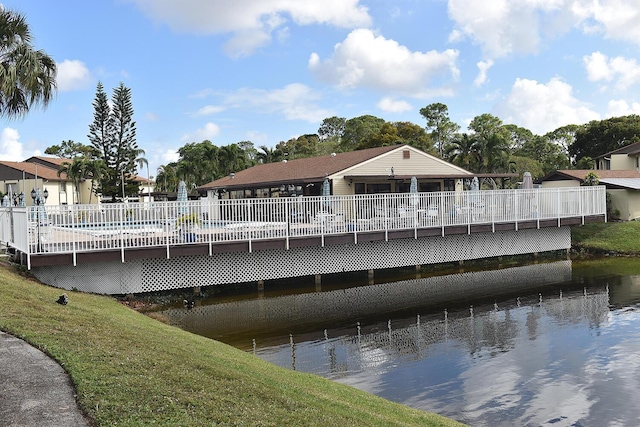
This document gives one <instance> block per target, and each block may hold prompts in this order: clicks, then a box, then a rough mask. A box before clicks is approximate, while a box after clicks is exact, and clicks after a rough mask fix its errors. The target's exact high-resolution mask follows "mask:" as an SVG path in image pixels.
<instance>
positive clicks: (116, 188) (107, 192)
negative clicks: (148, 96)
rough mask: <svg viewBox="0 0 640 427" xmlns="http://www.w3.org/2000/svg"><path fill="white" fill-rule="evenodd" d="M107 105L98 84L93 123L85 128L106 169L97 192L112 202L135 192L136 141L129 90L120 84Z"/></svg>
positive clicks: (137, 149)
mask: <svg viewBox="0 0 640 427" xmlns="http://www.w3.org/2000/svg"><path fill="white" fill-rule="evenodd" d="M111 103H112V107H111V106H109V103H108V101H107V94H106V93H105V91H104V88H103V86H102V83H98V86H97V89H96V98H95V100H94V102H93V104H92V105H93V108H94V114H93V123H92V124H91V125H89V135H88V137H89V141H90V142H91V145H92V146H93V147H94V148H95V149H96V150H98V152H99V156H98V157H99V158H100V159H101V160H102V161H103V163H104V165H105V166H106V169H105V171H104V174H103V175H102V177H101V179H100V183H99V186H98V190H97V191H98V192H100V193H102V195H103V196H104V197H111V200H112V201H114V202H115V201H116V198H117V197H119V196H121V195H122V192H123V191H124V193H125V195H127V196H128V195H131V194H135V193H137V192H138V186H137V184H136V183H135V182H134V181H133V178H134V177H135V175H136V172H137V169H136V158H138V157H139V154H140V149H139V148H138V143H137V142H136V122H135V121H133V105H132V103H131V89H129V88H127V87H126V86H124V84H123V83H120V85H119V86H118V87H117V88H116V89H114V91H113V95H112V97H111ZM123 181H124V182H123ZM123 186H124V190H123Z"/></svg>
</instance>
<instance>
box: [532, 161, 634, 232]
mask: <svg viewBox="0 0 640 427" xmlns="http://www.w3.org/2000/svg"><path fill="white" fill-rule="evenodd" d="M621 163H622V162H620V163H614V164H616V165H620V164H621ZM590 172H593V173H595V174H596V175H597V176H598V179H599V180H600V185H604V186H606V188H607V193H609V194H610V197H611V209H612V210H613V211H618V212H619V218H620V219H622V220H625V221H631V220H635V219H638V218H640V171H636V170H585V169H578V170H558V171H555V172H553V173H550V174H549V175H547V176H545V177H544V178H542V179H541V180H540V184H541V185H542V188H555V187H578V186H580V185H582V184H583V183H584V180H585V178H586V176H587V174H588V173H590Z"/></svg>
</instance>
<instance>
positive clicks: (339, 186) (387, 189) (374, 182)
mask: <svg viewBox="0 0 640 427" xmlns="http://www.w3.org/2000/svg"><path fill="white" fill-rule="evenodd" d="M474 176H478V177H489V176H490V175H478V174H475V175H474V174H473V173H472V172H469V171H467V170H465V169H463V168H460V167H458V166H455V165H452V164H451V163H447V162H445V161H444V160H442V159H439V158H437V157H434V156H432V155H430V154H427V153H425V152H423V151H421V150H419V149H417V148H414V147H411V146H409V145H394V146H388V147H376V148H370V149H366V150H358V151H352V152H348V153H334V154H330V155H326V156H319V157H311V158H304V159H295V160H289V161H282V162H277V163H267V164H261V165H257V166H254V167H252V168H249V169H245V170H243V171H239V172H236V173H232V174H230V175H229V176H226V177H224V178H220V179H218V180H216V181H213V182H210V183H208V184H205V185H203V186H201V187H199V188H198V191H199V192H200V194H202V195H205V194H206V195H207V196H208V197H218V196H220V197H222V198H232V199H238V198H253V197H258V198H259V197H282V196H318V195H321V193H322V186H323V182H324V181H325V179H326V180H327V181H328V182H329V184H330V186H331V187H330V188H331V194H332V195H351V194H378V193H408V192H409V189H410V185H411V178H412V177H416V179H417V182H418V191H419V192H427V191H454V190H456V189H462V187H463V181H464V180H471V179H473V177H474ZM514 176H515V175H514ZM491 177H494V178H495V177H500V178H505V177H506V178H510V177H512V176H511V175H510V174H506V175H495V176H494V175H491Z"/></svg>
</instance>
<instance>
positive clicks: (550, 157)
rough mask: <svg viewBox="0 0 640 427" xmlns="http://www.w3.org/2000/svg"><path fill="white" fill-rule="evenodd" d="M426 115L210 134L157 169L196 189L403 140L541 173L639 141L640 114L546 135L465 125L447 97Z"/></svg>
mask: <svg viewBox="0 0 640 427" xmlns="http://www.w3.org/2000/svg"><path fill="white" fill-rule="evenodd" d="M420 115H421V116H422V117H423V118H424V119H425V125H424V127H423V126H421V125H418V124H415V123H411V122H404V121H403V122H388V121H386V120H384V119H382V118H380V117H376V116H372V115H364V116H359V117H354V118H351V119H346V118H344V117H336V116H334V117H328V118H325V119H324V120H323V121H322V123H321V125H320V127H319V128H318V130H317V131H316V133H310V134H305V135H301V136H299V137H296V138H291V139H289V140H287V141H280V142H279V143H278V144H276V146H275V147H268V146H265V145H261V146H258V147H255V145H254V144H253V143H252V142H251V141H241V142H238V143H232V144H229V145H226V146H216V145H215V144H213V143H212V142H211V141H209V140H205V141H202V142H199V143H197V142H191V143H188V144H186V145H184V146H183V147H181V148H180V149H179V150H178V154H179V156H180V157H179V160H178V161H176V162H172V163H169V164H166V165H162V166H160V167H159V168H158V170H157V177H156V187H157V188H158V189H159V190H163V191H175V190H176V188H177V185H178V182H179V181H180V180H184V181H185V182H186V183H187V184H188V187H189V188H195V187H197V186H200V185H204V184H206V183H209V182H211V181H214V180H216V179H219V178H221V177H223V176H226V175H229V174H230V173H231V172H238V171H241V170H243V169H246V168H249V167H252V166H255V165H258V164H264V163H272V162H280V161H282V160H285V159H286V160H291V159H298V158H304V157H315V156H321V155H327V154H330V153H334V152H335V153H338V152H347V151H354V150H361V149H365V148H372V147H380V146H389V145H396V144H408V145H411V146H413V147H416V148H419V149H420V150H422V151H425V152H427V153H429V154H432V155H434V156H437V157H440V158H442V159H443V160H445V161H448V162H450V163H453V164H455V165H458V166H460V167H462V168H464V169H467V170H469V171H471V172H474V173H518V174H520V175H521V176H522V174H523V173H524V172H525V171H529V172H531V174H532V176H533V177H534V178H541V177H543V176H544V175H546V174H548V173H550V172H553V171H555V170H558V169H592V168H593V166H594V160H593V158H595V157H597V156H600V155H602V154H605V153H607V152H610V151H613V150H616V149H618V148H621V147H624V146H625V145H628V144H632V143H634V142H638V141H640V139H639V138H640V116H637V115H629V116H623V117H614V118H610V119H605V120H594V121H591V122H589V123H586V124H583V125H566V126H562V127H559V128H558V129H556V130H554V131H552V132H548V133H546V134H544V135H536V134H534V133H533V132H531V131H530V130H528V129H526V128H523V127H519V126H516V125H513V124H504V123H503V122H502V120H501V119H500V118H498V117H496V116H493V115H491V114H487V113H485V114H481V115H479V116H476V117H474V118H473V120H471V122H470V123H469V125H468V126H467V130H466V131H464V132H462V131H461V126H460V125H458V124H456V123H454V122H453V121H451V120H450V118H449V113H448V107H447V106H446V105H445V104H442V103H433V104H430V105H428V106H426V107H424V108H422V109H421V110H420Z"/></svg>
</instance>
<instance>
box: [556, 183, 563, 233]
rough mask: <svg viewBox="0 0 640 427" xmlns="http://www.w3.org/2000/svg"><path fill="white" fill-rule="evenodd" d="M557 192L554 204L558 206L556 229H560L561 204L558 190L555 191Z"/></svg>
mask: <svg viewBox="0 0 640 427" xmlns="http://www.w3.org/2000/svg"><path fill="white" fill-rule="evenodd" d="M556 192H557V195H558V196H557V200H556V203H557V204H558V206H557V209H558V227H560V206H561V204H562V202H561V201H560V188H558V189H556Z"/></svg>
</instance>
